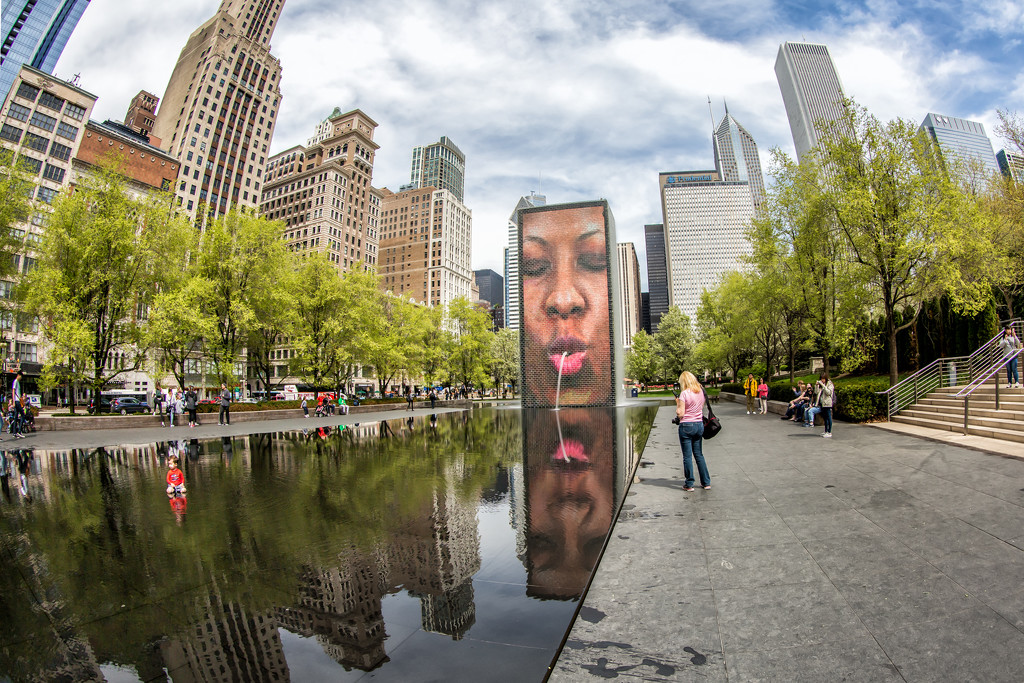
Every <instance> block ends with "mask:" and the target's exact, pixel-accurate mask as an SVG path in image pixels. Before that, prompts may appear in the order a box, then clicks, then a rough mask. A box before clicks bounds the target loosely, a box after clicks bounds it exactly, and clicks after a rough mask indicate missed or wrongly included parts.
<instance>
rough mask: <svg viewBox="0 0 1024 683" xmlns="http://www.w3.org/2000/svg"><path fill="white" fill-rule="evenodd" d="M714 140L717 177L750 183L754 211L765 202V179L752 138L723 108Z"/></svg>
mask: <svg viewBox="0 0 1024 683" xmlns="http://www.w3.org/2000/svg"><path fill="white" fill-rule="evenodd" d="M713 140H714V145H715V169H716V170H717V171H718V177H719V178H721V179H722V180H724V181H727V182H746V183H749V185H750V197H751V199H752V200H753V202H754V208H760V206H761V202H762V201H764V175H763V174H762V173H761V157H760V156H759V155H758V153H757V143H756V142H754V136H752V135H751V134H750V133H748V132H747V129H746V128H744V127H743V126H741V125H740V122H739V121H737V120H736V119H735V118H734V117H733V116H732V114H730V113H729V107H726V108H725V116H723V117H722V122H721V123H719V124H718V127H717V128H716V129H715V135H714V138H713Z"/></svg>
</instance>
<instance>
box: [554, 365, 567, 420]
mask: <svg viewBox="0 0 1024 683" xmlns="http://www.w3.org/2000/svg"><path fill="white" fill-rule="evenodd" d="M568 355H569V352H568V351H562V360H561V362H560V363H559V364H558V382H557V383H556V384H555V410H558V402H559V401H560V400H561V398H562V368H563V367H565V357H566V356H568Z"/></svg>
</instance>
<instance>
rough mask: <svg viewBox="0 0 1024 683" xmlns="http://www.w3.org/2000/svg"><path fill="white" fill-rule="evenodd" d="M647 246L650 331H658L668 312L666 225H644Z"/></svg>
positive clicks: (652, 332)
mask: <svg viewBox="0 0 1024 683" xmlns="http://www.w3.org/2000/svg"><path fill="white" fill-rule="evenodd" d="M644 241H645V243H646V246H647V291H648V293H649V294H650V307H649V309H648V312H649V314H650V330H649V331H650V333H651V334H654V333H655V332H657V331H658V323H660V322H661V316H663V315H665V314H666V313H668V265H667V261H666V259H665V226H664V225H662V224H661V223H658V224H657V225H645V226H644Z"/></svg>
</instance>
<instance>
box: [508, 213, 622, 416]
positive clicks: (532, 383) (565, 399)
mask: <svg viewBox="0 0 1024 683" xmlns="http://www.w3.org/2000/svg"><path fill="white" fill-rule="evenodd" d="M522 222H523V247H522V249H523V251H522V260H521V261H520V264H519V270H520V273H521V275H522V290H523V308H522V310H523V330H524V332H525V336H524V337H523V348H524V360H525V363H526V368H527V369H526V372H525V373H524V376H525V384H524V387H523V388H524V397H523V398H524V405H539V406H552V405H555V400H556V393H557V384H558V376H559V373H561V376H562V382H561V399H560V402H561V404H562V405H602V404H603V405H607V404H610V403H611V402H612V401H613V392H612V352H611V327H610V318H609V302H608V291H609V290H608V273H609V271H608V239H607V233H606V230H605V217H604V207H603V206H602V205H597V206H584V207H576V208H564V209H558V210H547V211H537V212H526V213H524V214H523V216H522Z"/></svg>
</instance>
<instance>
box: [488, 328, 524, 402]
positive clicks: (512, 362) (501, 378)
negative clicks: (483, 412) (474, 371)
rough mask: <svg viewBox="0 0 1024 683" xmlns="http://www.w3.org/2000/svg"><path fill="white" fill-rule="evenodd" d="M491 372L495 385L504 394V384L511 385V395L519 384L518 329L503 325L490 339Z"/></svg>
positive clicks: (513, 394) (514, 393)
mask: <svg viewBox="0 0 1024 683" xmlns="http://www.w3.org/2000/svg"><path fill="white" fill-rule="evenodd" d="M491 359H492V360H491V374H492V375H493V376H494V385H495V387H500V388H501V390H502V391H501V393H502V396H504V395H505V385H506V384H511V385H512V396H513V397H514V396H515V395H516V385H518V384H519V330H510V329H509V328H507V327H504V328H502V329H500V330H498V331H497V332H496V333H495V335H494V337H493V338H492V340H491Z"/></svg>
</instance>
